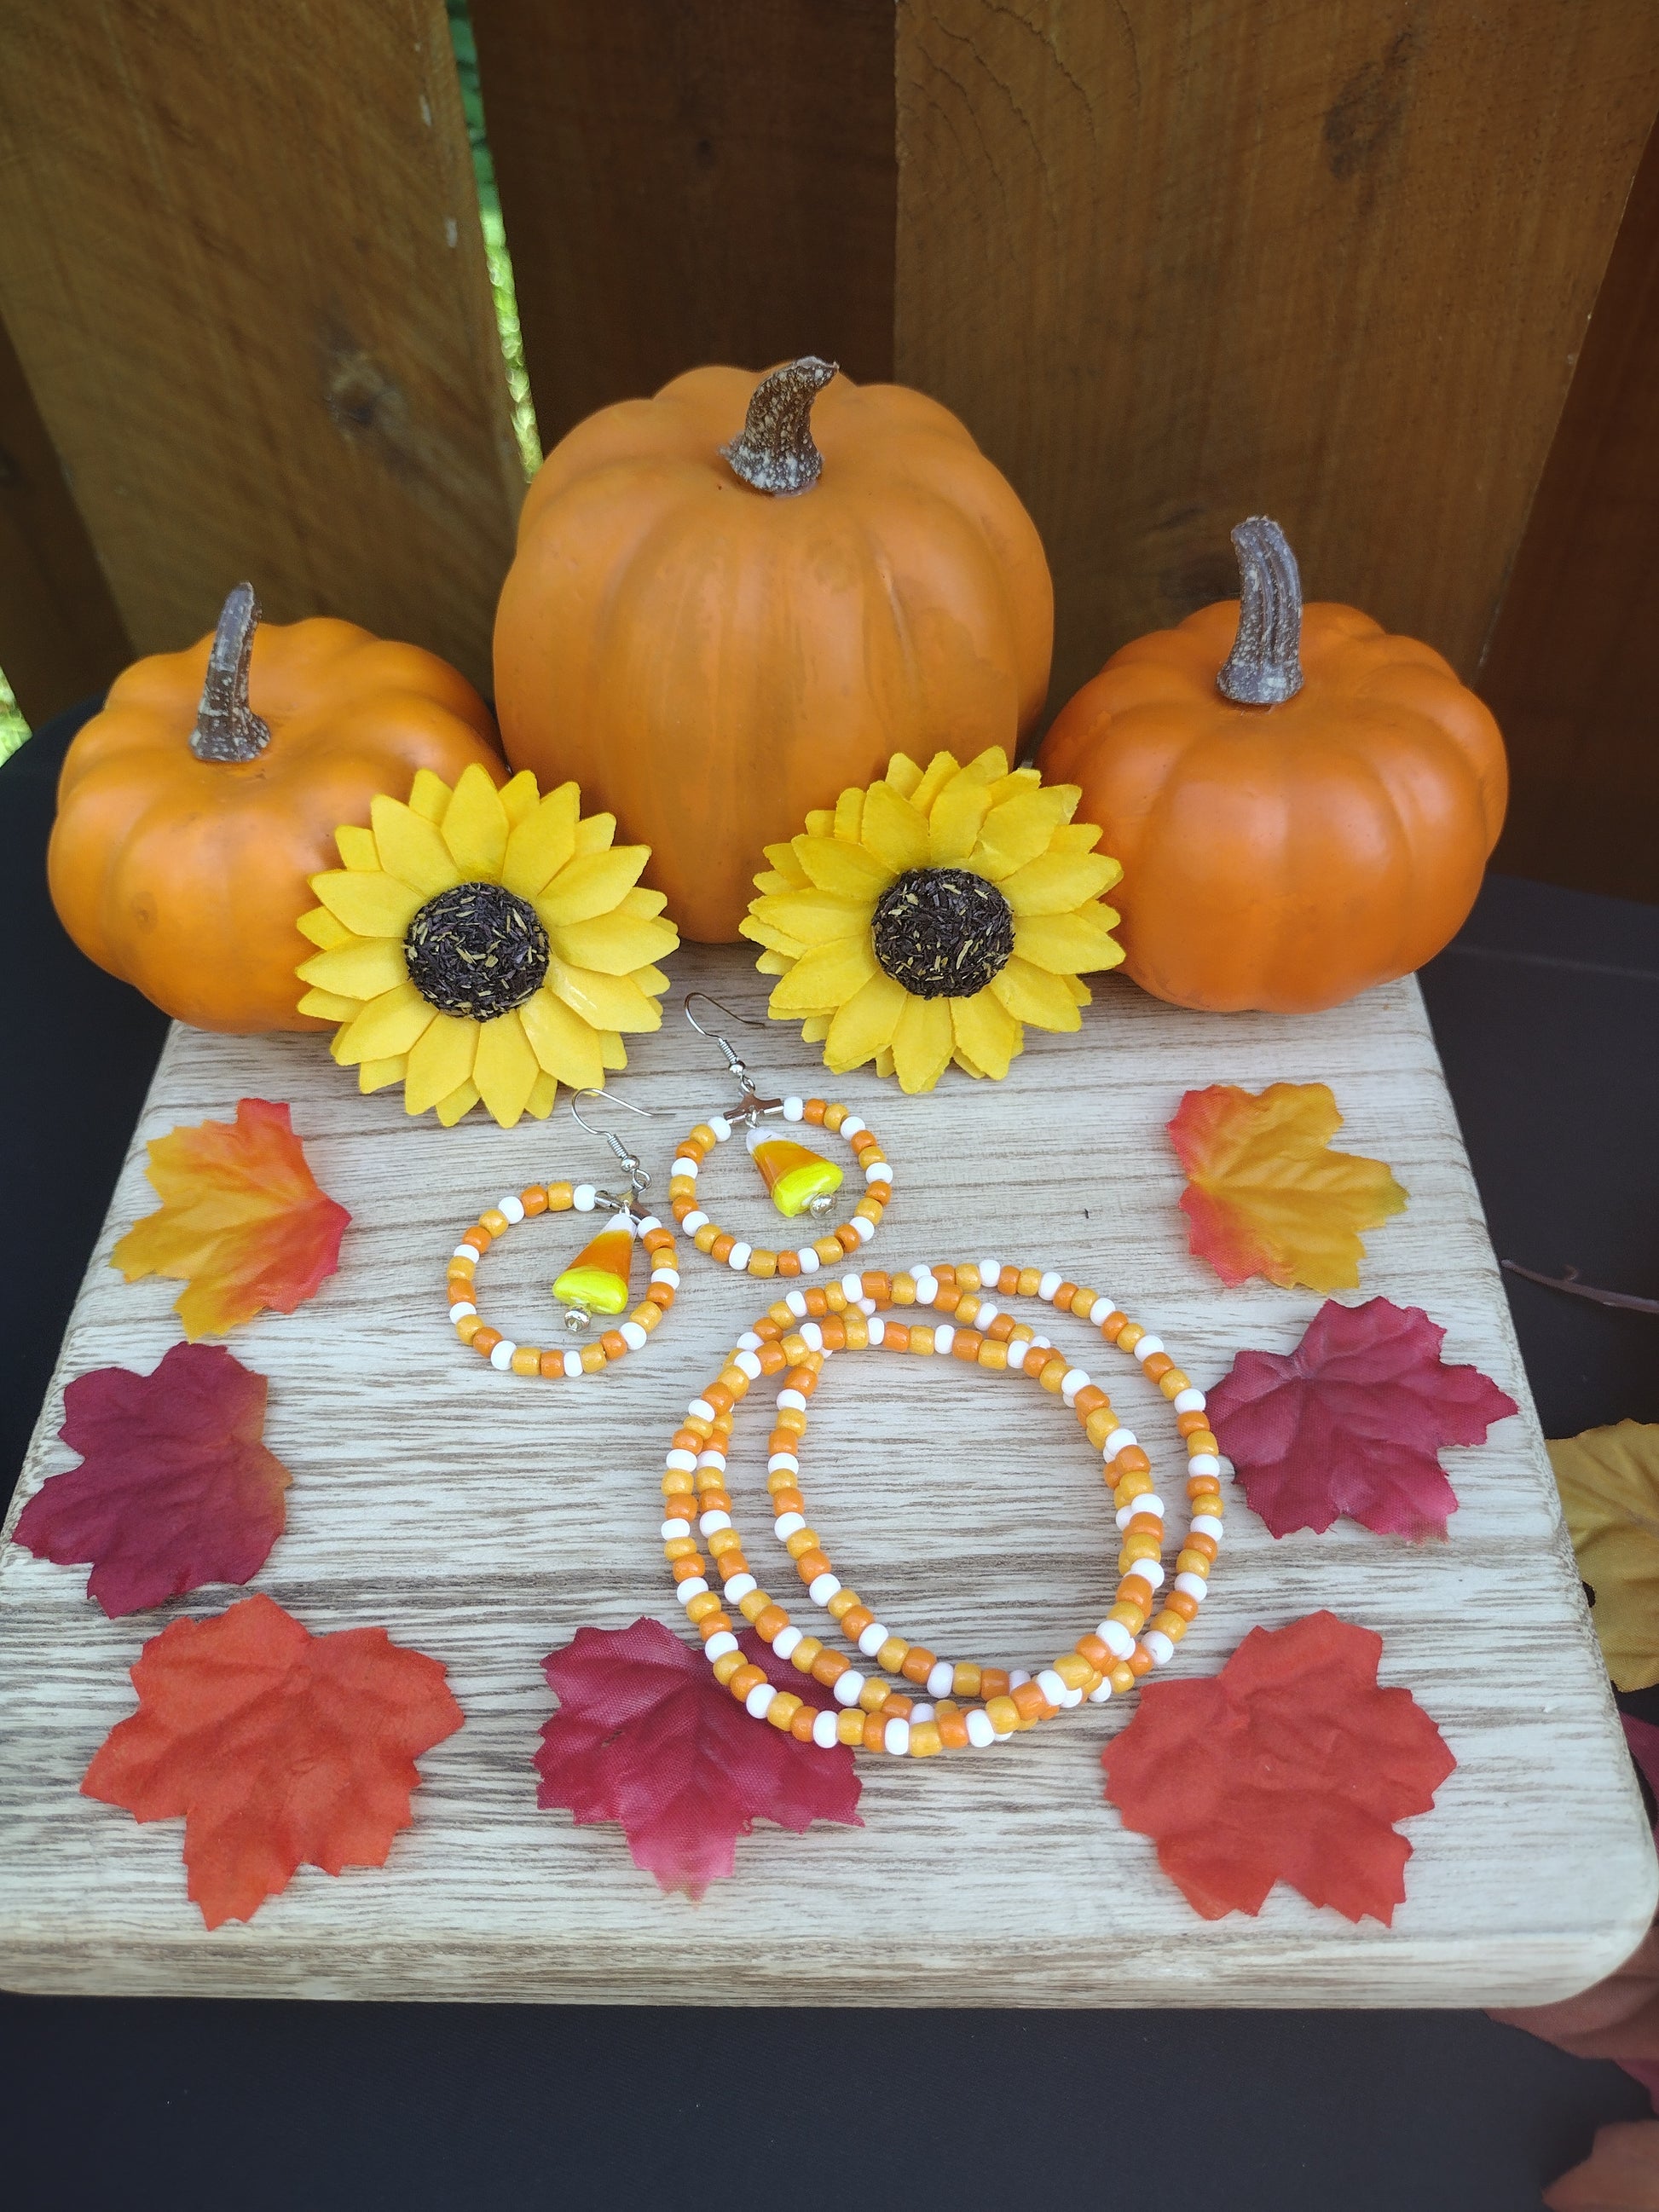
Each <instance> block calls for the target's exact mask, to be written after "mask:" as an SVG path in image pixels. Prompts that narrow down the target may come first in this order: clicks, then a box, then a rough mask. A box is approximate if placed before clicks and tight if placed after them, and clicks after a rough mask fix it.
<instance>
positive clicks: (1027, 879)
mask: <svg viewBox="0 0 1659 2212" xmlns="http://www.w3.org/2000/svg"><path fill="white" fill-rule="evenodd" d="M1122 873H1123V870H1122V868H1121V866H1119V864H1118V863H1117V861H1115V860H1114V859H1113V858H1112V856H1111V854H1109V853H1039V854H1038V855H1037V857H1036V860H1028V861H1027V862H1026V863H1025V866H1024V867H1023V868H1016V869H1015V870H1014V872H1013V874H1012V876H1005V877H1004V878H1002V881H1001V882H1000V884H998V886H997V888H998V890H1000V891H1001V893H1002V896H1004V898H1006V900H1007V902H1008V903H1009V905H1010V906H1011V907H1012V908H1013V910H1014V912H1015V914H1016V915H1022V916H1023V915H1031V914H1066V913H1068V912H1069V911H1070V910H1071V908H1073V907H1079V906H1087V905H1088V903H1089V902H1090V901H1091V899H1097V898H1098V897H1099V896H1100V895H1101V893H1102V892H1103V891H1109V890H1110V889H1111V888H1112V885H1113V884H1115V883H1116V882H1118V880H1119V879H1120V878H1121V876H1122Z"/></svg>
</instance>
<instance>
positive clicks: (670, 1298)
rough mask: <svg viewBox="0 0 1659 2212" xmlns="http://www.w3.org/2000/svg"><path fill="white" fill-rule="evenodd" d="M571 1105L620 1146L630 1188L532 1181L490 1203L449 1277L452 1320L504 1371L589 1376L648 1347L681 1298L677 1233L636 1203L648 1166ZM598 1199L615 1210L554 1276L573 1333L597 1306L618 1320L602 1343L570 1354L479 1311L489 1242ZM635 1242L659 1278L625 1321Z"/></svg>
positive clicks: (584, 1209) (586, 1208)
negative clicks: (521, 1339) (508, 1329)
mask: <svg viewBox="0 0 1659 2212" xmlns="http://www.w3.org/2000/svg"><path fill="white" fill-rule="evenodd" d="M585 1095H586V1094H585V1093H582V1092H578V1093H577V1094H576V1096H577V1097H582V1096H585ZM594 1095H595V1096H596V1097H608V1098H610V1099H611V1103H613V1104H614V1105H617V1106H625V1107H627V1108H628V1110H629V1112H630V1113H633V1114H644V1113H647V1112H648V1111H649V1110H650V1109H648V1108H646V1107H643V1106H634V1105H631V1104H630V1103H629V1101H628V1100H627V1099H626V1098H617V1097H615V1096H614V1094H613V1093H611V1092H609V1091H604V1092H596V1093H595V1094H594ZM570 1110H571V1113H572V1114H573V1115H574V1117H575V1119H576V1120H577V1121H579V1122H580V1123H581V1126H582V1127H583V1128H584V1129H587V1130H588V1131H589V1132H590V1133H591V1134H592V1135H594V1136H603V1137H604V1138H605V1142H606V1143H607V1144H608V1145H609V1146H611V1151H612V1152H615V1154H616V1156H617V1159H618V1160H619V1161H620V1162H621V1164H622V1166H623V1170H624V1171H625V1173H626V1174H627V1176H628V1189H627V1191H626V1192H625V1193H624V1194H623V1195H621V1196H618V1195H617V1194H615V1193H614V1192H611V1191H608V1190H599V1189H597V1188H595V1187H594V1185H593V1184H592V1183H591V1182H580V1183H568V1182H550V1183H532V1184H531V1185H530V1186H529V1187H528V1188H526V1189H524V1190H521V1191H519V1192H517V1193H516V1194H515V1193H513V1192H511V1191H509V1192H507V1194H506V1195H505V1196H504V1197H502V1198H500V1199H498V1200H496V1202H495V1205H494V1206H485V1208H484V1210H483V1212H482V1213H481V1214H480V1215H479V1216H478V1218H477V1221H475V1222H474V1223H473V1225H472V1226H471V1228H470V1229H469V1230H468V1231H466V1233H465V1235H464V1236H463V1237H462V1238H461V1241H460V1243H459V1244H458V1245H457V1246H456V1247H455V1249H454V1251H453V1253H452V1254H451V1255H450V1260H449V1268H448V1275H447V1283H446V1288H447V1295H448V1300H449V1318H450V1320H451V1321H452V1322H453V1323H454V1325H455V1334H457V1335H458V1336H459V1338H460V1340H461V1341H462V1343H463V1344H466V1345H470V1346H471V1348H472V1350H473V1351H474V1352H477V1353H479V1354H480V1356H481V1357H483V1358H485V1359H488V1361H489V1364H490V1365H491V1366H492V1367H494V1368H497V1369H499V1370H501V1371H503V1372H510V1373H512V1374H514V1375H539V1376H542V1377H543V1378H544V1380H545V1381H548V1382H557V1381H560V1380H562V1379H563V1378H566V1377H568V1378H569V1379H570V1380H572V1381H578V1380H580V1378H581V1376H585V1375H598V1374H600V1373H602V1372H603V1371H604V1370H605V1368H606V1367H608V1366H609V1365H610V1364H611V1362H612V1361H613V1360H616V1359H621V1358H625V1357H626V1355H627V1354H628V1353H629V1352H640V1351H642V1350H643V1349H644V1347H645V1343H646V1340H647V1337H648V1336H649V1335H650V1334H651V1332H652V1330H653V1329H654V1328H656V1327H657V1326H658V1325H659V1322H661V1320H662V1317H663V1316H664V1314H665V1313H666V1312H667V1310H668V1309H669V1308H670V1307H671V1305H672V1304H673V1303H674V1294H675V1292H676V1291H678V1288H679V1280H680V1277H679V1264H678V1251H677V1249H676V1247H675V1243H674V1239H673V1237H672V1236H671V1233H670V1232H669V1231H668V1230H666V1229H665V1228H664V1226H663V1225H662V1223H661V1222H660V1221H659V1220H658V1219H657V1218H656V1216H655V1214H653V1213H644V1212H640V1211H639V1210H638V1208H637V1206H636V1204H635V1201H636V1200H639V1199H641V1197H643V1195H644V1193H645V1190H646V1188H647V1185H648V1184H649V1182H650V1181H651V1177H650V1175H649V1173H648V1172H647V1170H646V1169H645V1168H644V1167H642V1166H641V1164H640V1160H639V1158H638V1156H637V1155H636V1154H635V1153H634V1152H630V1151H629V1148H628V1147H627V1146H626V1145H624V1144H623V1141H622V1139H621V1138H619V1137H618V1136H617V1134H616V1133H615V1131H614V1130H610V1129H605V1130H598V1129H594V1128H592V1124H591V1123H590V1122H587V1121H583V1120H582V1116H581V1113H580V1109H579V1108H578V1106H577V1104H576V1103H575V1098H574V1097H573V1099H572V1100H571V1104H570ZM599 1207H606V1208H608V1209H609V1210H610V1216H611V1218H610V1219H609V1220H608V1221H607V1222H606V1223H605V1226H604V1228H603V1229H601V1230H600V1231H599V1234H598V1235H597V1236H595V1237H592V1238H591V1239H590V1240H589V1241H588V1243H586V1245H585V1246H584V1248H583V1249H582V1250H581V1251H580V1253H578V1254H577V1255H576V1257H575V1259H574V1260H573V1261H572V1262H571V1263H570V1265H569V1267H567V1268H565V1269H564V1270H563V1272H562V1273H561V1274H560V1275H559V1276H558V1277H557V1278H556V1279H555V1281H554V1283H553V1285H552V1292H553V1296H554V1297H556V1299H557V1300H558V1302H559V1304H561V1305H562V1306H563V1308H564V1310H565V1313H564V1325H565V1328H566V1330H567V1331H568V1333H569V1334H572V1335H580V1334H581V1333H582V1331H584V1330H585V1329H586V1328H588V1327H589V1326H590V1324H591V1323H592V1320H593V1317H594V1316H595V1315H596V1314H598V1315H603V1316H608V1317H611V1318H613V1319H615V1320H616V1326H615V1327H613V1328H607V1329H606V1330H605V1332H604V1334H602V1335H601V1336H600V1337H599V1339H598V1340H597V1341H596V1342H594V1343H592V1344H585V1345H583V1346H581V1347H580V1350H575V1349H571V1350H568V1351H563V1352H560V1351H556V1350H550V1349H544V1348H543V1346H540V1345H534V1344H515V1343H514V1342H513V1340H512V1339H511V1338H510V1337H506V1336H503V1335H502V1334H501V1331H500V1330H499V1329H497V1328H489V1326H488V1325H487V1324H486V1322H484V1319H483V1315H482V1314H480V1312H479V1311H478V1308H477V1302H476V1297H475V1293H476V1291H477V1266H478V1262H479V1261H480V1260H481V1259H483V1255H484V1254H485V1253H486V1252H487V1251H489V1248H490V1246H491V1245H492V1244H493V1243H495V1242H496V1240H497V1239H498V1238H500V1237H504V1236H505V1235H506V1234H507V1231H508V1230H509V1229H511V1228H514V1227H516V1226H517V1225H518V1224H519V1223H520V1221H523V1220H525V1219H526V1218H528V1217H530V1216H532V1215H534V1214H538V1213H563V1212H567V1211H569V1210H571V1209H573V1208H574V1211H575V1212H578V1213H592V1212H594V1211H595V1210H596V1209H597V1208H599ZM636 1241H637V1243H639V1244H640V1245H641V1246H642V1247H643V1249H644V1251H645V1254H646V1256H647V1259H648V1260H649V1261H650V1264H651V1280H650V1282H649V1284H648V1285H647V1289H646V1294H645V1297H643V1299H642V1300H641V1302H640V1304H638V1305H636V1306H635V1309H634V1310H633V1312H632V1313H631V1314H629V1316H628V1319H627V1320H626V1321H622V1320H620V1319H619V1318H617V1317H619V1316H621V1315H622V1314H623V1312H624V1311H625V1310H626V1308H627V1305H628V1301H629V1297H630V1295H631V1291H630V1289H629V1279H630V1276H631V1274H632V1272H633V1261H634V1246H635V1242H636Z"/></svg>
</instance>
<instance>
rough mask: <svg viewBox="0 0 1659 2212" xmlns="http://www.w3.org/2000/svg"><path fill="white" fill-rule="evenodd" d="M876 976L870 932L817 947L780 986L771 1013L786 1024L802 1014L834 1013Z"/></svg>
mask: <svg viewBox="0 0 1659 2212" xmlns="http://www.w3.org/2000/svg"><path fill="white" fill-rule="evenodd" d="M876 972H877V969H876V956H875V954H874V953H873V952H872V951H871V950H870V933H869V931H868V930H867V929H866V930H865V931H863V932H862V933H860V935H859V936H857V937H841V938H836V939H834V940H833V941H832V942H831V943H829V944H828V945H814V946H813V947H812V949H811V951H810V952H807V953H805V954H804V955H803V957H801V958H800V959H799V960H798V961H796V963H795V964H794V966H793V968H792V969H790V970H789V973H788V974H787V975H785V976H784V977H783V978H782V979H781V981H780V982H779V983H778V985H777V987H776V988H775V990H774V992H773V994H772V997H771V1000H770V1004H769V1012H772V1013H773V1014H775V1015H777V1016H779V1017H781V1018H782V1019H784V1020H786V1021H787V1020H788V1019H790V1018H792V1017H794V1016H798V1015H800V1014H823V1013H832V1012H834V1011H835V1009H836V1007H837V1006H841V1005H842V1002H843V1001H844V1000H848V999H850V998H851V997H852V995H853V994H854V991H857V990H860V989H861V988H862V987H863V986H864V985H865V984H866V983H867V982H868V981H869V980H870V978H871V976H872V975H875V974H876Z"/></svg>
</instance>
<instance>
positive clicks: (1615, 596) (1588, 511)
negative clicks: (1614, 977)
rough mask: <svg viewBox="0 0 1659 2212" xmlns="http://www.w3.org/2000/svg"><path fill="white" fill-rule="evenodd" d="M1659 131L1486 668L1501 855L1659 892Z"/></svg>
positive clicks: (1570, 880) (1498, 858) (1632, 889)
mask: <svg viewBox="0 0 1659 2212" xmlns="http://www.w3.org/2000/svg"><path fill="white" fill-rule="evenodd" d="M1656 639H1659V131H1656V133H1655V134H1654V136H1653V137H1650V139H1649V141H1648V149H1647V152H1646V154H1645V155H1644V157H1643V161H1642V166H1641V168H1640V169H1639V170H1638V173H1637V179H1636V184H1635V187H1634V189H1633V190H1632V193H1631V197H1630V204H1629V206H1628V207H1627V208H1626V211H1625V219H1624V222H1622V223H1621V224H1620V230H1619V239H1618V243H1617V244H1616V245H1615V246H1614V247H1613V258H1612V259H1611V260H1610V261H1609V262H1608V264H1607V275H1606V276H1605V277H1604V278H1603V279H1602V283H1601V292H1600V294H1599V295H1598V296H1597V299H1596V302H1595V313H1594V314H1593V315H1592V317H1591V318H1590V326H1589V334H1588V336H1587V337H1586V338H1585V341H1584V349H1583V356H1582V358H1581V359H1580V361H1579V363H1578V368H1577V372H1576V374H1575V375H1574V377H1573V380H1572V390H1571V393H1570V394H1569V396H1568V399H1567V404H1566V408H1565V411H1564V413H1563V415H1562V417H1561V427H1560V428H1559V431H1558V432H1557V433H1556V439H1555V443H1554V445H1553V447H1551V449H1550V458H1549V464H1548V465H1547V468H1546V469H1545V471H1544V477H1543V482H1542V483H1541V484H1540V486H1539V489H1538V497H1537V499H1536V501H1534V506H1533V510H1532V513H1531V516H1530V517H1529V519H1528V523H1527V532H1526V536H1525V537H1524V538H1523V539H1522V544H1521V551H1520V555H1519V556H1518V558H1517V559H1516V564H1515V570H1514V574H1512V575H1511V577H1510V585H1509V589H1508V591H1507V592H1505V593H1504V605H1503V608H1502V611H1501V612H1500V613H1499V616H1498V624H1497V628H1496V629H1495V630H1494V631H1493V634H1492V646H1491V649H1490V651H1489V652H1488V653H1487V656H1486V665H1485V668H1484V669H1483V671H1482V673H1481V679H1480V691H1481V694H1482V696H1484V697H1485V698H1486V700H1487V701H1488V702H1489V703H1490V704H1491V707H1492V712H1493V713H1494V714H1496V715H1497V716H1498V720H1499V722H1500V723H1501V724H1502V726H1503V729H1504V736H1505V737H1506V738H1507V739H1508V741H1509V747H1510V764H1511V768H1512V769H1513V778H1514V780H1513V788H1512V796H1511V799H1510V818H1509V822H1508V823H1507V825H1506V827H1505V829H1504V837H1503V841H1502V842H1501V843H1500V844H1499V846H1498V851H1497V854H1496V855H1495V863H1494V864H1495V865H1496V866H1498V867H1500V868H1509V869H1511V870H1513V871H1514V872H1516V874H1517V875H1523V876H1541V877H1542V878H1544V879H1545V880H1546V881H1547V882H1549V883H1557V884H1573V885H1576V886H1577V888H1578V889H1579V890H1594V891H1610V892H1613V893H1614V894H1616V895H1617V896H1621V897H1624V898H1638V899H1650V900H1654V901H1659V713H1656V708H1655V703H1654V702H1655V671H1654V652H1655V641H1656Z"/></svg>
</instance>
